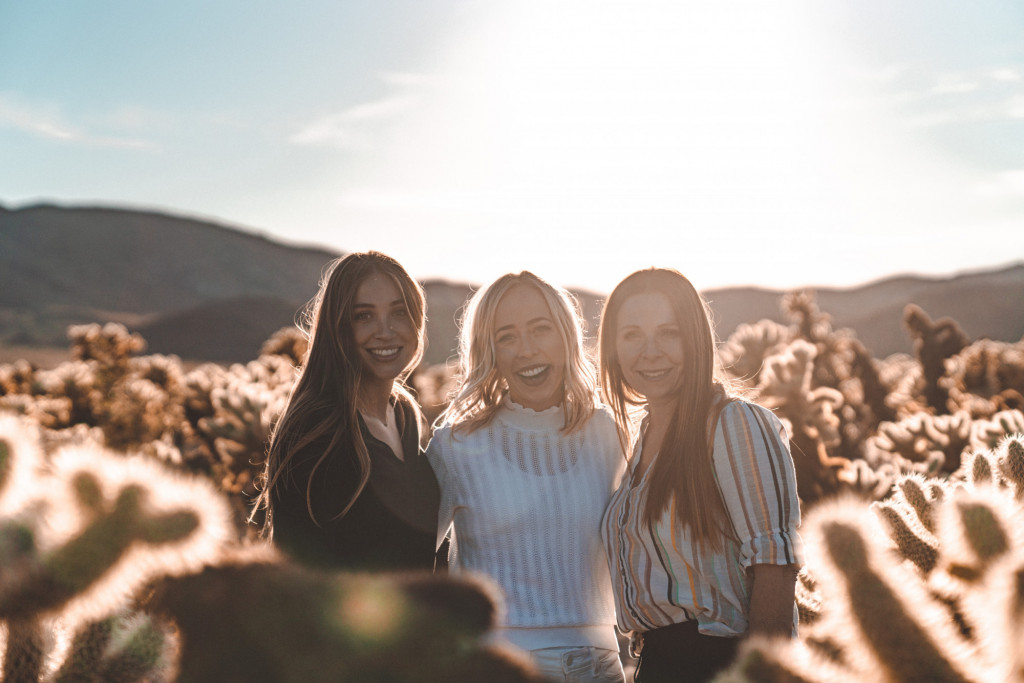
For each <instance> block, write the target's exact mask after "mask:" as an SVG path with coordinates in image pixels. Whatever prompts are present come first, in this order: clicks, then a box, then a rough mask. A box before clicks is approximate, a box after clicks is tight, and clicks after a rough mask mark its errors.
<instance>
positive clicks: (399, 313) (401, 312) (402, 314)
mask: <svg viewBox="0 0 1024 683" xmlns="http://www.w3.org/2000/svg"><path fill="white" fill-rule="evenodd" d="M391 315H393V316H394V317H396V318H408V317H409V311H408V310H406V309H405V308H397V309H395V310H394V311H393V312H392V313H391Z"/></svg>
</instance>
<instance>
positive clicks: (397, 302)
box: [352, 299, 405, 308]
mask: <svg viewBox="0 0 1024 683" xmlns="http://www.w3.org/2000/svg"><path fill="white" fill-rule="evenodd" d="M399 305H401V306H404V305H405V301H404V300H402V299H395V300H394V301H392V302H391V303H390V304H388V306H399ZM373 307H374V305H373V304H370V303H366V302H365V301H364V302H359V301H357V302H356V303H354V304H352V308H373Z"/></svg>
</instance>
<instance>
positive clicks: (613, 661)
mask: <svg viewBox="0 0 1024 683" xmlns="http://www.w3.org/2000/svg"><path fill="white" fill-rule="evenodd" d="M530 657H531V658H532V659H533V663H534V665H536V667H537V671H538V672H539V673H540V675H541V676H543V677H544V678H546V679H548V680H550V681H552V683H554V682H556V681H557V683H624V682H625V680H626V677H625V675H623V673H622V664H621V663H620V662H619V653H618V652H615V651H613V650H605V649H604V648H600V647H546V648H544V649H541V650H530Z"/></svg>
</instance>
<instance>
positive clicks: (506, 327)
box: [494, 315, 551, 334]
mask: <svg viewBox="0 0 1024 683" xmlns="http://www.w3.org/2000/svg"><path fill="white" fill-rule="evenodd" d="M540 322H551V318H548V317H547V316H544V315H541V316H538V317H536V318H533V319H532V320H527V321H526V324H527V325H533V324H534V323H540ZM514 327H515V325H502V326H501V327H499V328H498V329H496V330H495V331H494V334H498V333H499V332H501V331H502V330H510V329H512V328H514Z"/></svg>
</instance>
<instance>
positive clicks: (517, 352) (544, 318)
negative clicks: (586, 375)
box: [491, 285, 566, 411]
mask: <svg viewBox="0 0 1024 683" xmlns="http://www.w3.org/2000/svg"><path fill="white" fill-rule="evenodd" d="M493 330H494V331H493V334H492V338H491V340H492V342H493V344H494V355H495V358H494V362H495V367H496V369H497V371H498V374H500V375H501V377H502V378H503V379H504V380H505V382H506V383H507V384H508V390H509V395H510V398H511V399H512V400H513V401H515V402H516V403H518V404H519V405H521V406H523V407H524V408H530V409H531V410H537V411H540V410H545V409H547V408H551V407H552V406H556V405H559V404H561V403H562V399H563V398H564V395H565V363H566V358H565V345H564V342H563V341H562V337H561V335H560V334H559V332H558V327H557V326H556V324H555V321H554V318H553V316H552V314H551V309H550V308H549V307H548V304H547V302H546V301H545V300H544V297H543V296H542V295H541V293H540V292H539V291H538V290H537V289H536V288H535V287H531V286H529V285H516V286H515V287H512V288H511V289H509V290H508V291H507V292H505V294H504V296H502V297H501V301H499V302H498V305H497V307H496V308H495V311H494V325H493Z"/></svg>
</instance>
